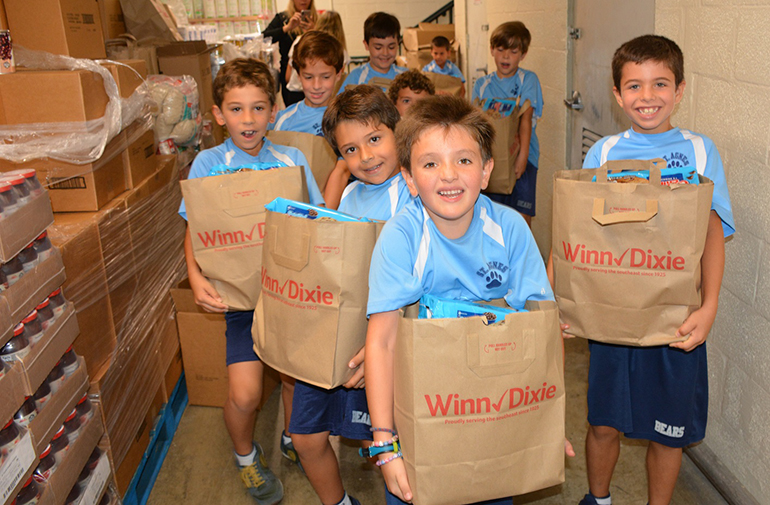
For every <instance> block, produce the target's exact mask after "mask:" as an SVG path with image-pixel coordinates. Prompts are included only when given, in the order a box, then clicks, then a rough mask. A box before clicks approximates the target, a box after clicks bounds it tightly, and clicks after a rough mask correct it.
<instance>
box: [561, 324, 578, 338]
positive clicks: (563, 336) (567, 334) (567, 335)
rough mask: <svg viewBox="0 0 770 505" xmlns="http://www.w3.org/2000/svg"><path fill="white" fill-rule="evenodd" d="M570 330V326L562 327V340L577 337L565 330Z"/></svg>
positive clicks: (564, 325)
mask: <svg viewBox="0 0 770 505" xmlns="http://www.w3.org/2000/svg"><path fill="white" fill-rule="evenodd" d="M568 329H569V325H568V324H562V325H561V338H575V335H570V334H569V333H565V332H564V330H568Z"/></svg>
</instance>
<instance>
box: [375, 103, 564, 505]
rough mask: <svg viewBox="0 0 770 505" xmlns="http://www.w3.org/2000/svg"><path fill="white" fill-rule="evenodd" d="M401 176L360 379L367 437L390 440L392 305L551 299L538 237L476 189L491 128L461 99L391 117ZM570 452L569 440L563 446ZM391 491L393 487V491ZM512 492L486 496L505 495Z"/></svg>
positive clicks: (391, 465) (481, 183) (388, 456)
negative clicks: (423, 300)
mask: <svg viewBox="0 0 770 505" xmlns="http://www.w3.org/2000/svg"><path fill="white" fill-rule="evenodd" d="M396 139H397V140H396V142H397V149H398V155H399V161H400V165H401V167H402V169H401V171H402V175H403V176H404V179H405V180H406V183H407V186H408V187H409V191H410V192H411V194H412V195H413V196H415V197H417V198H415V199H414V200H413V201H412V202H410V203H408V204H407V205H406V206H405V207H404V208H403V209H402V210H401V212H399V213H398V214H397V215H396V216H395V217H394V218H392V219H391V220H390V221H388V222H387V223H386V225H385V227H384V228H383V230H382V233H381V234H380V237H379V239H378V240H377V245H376V246H375V250H374V254H373V255H372V263H371V268H370V271H369V302H368V308H367V312H368V313H369V328H368V331H367V335H366V367H365V375H366V387H367V399H368V400H369V412H370V415H371V420H372V426H373V428H372V429H373V433H374V439H375V441H386V440H390V439H391V437H392V436H393V435H392V433H395V432H394V431H393V430H395V426H394V423H393V367H394V347H395V339H396V330H397V327H398V318H399V312H398V311H399V309H400V308H402V307H404V306H406V305H409V304H411V303H414V302H416V301H417V300H419V299H420V297H421V296H422V295H424V294H433V295H436V296H440V297H444V298H451V299H456V300H471V301H481V300H485V301H489V300H492V299H494V298H505V300H506V302H507V303H508V304H509V305H510V306H511V307H514V308H522V307H523V306H524V303H525V302H526V301H527V300H553V292H552V291H551V287H550V285H549V283H548V278H547V276H546V271H545V266H544V265H543V260H542V257H541V256H540V253H539V252H538V248H537V244H536V243H535V239H534V237H533V236H532V233H531V231H530V230H529V227H528V226H527V224H526V222H525V221H524V220H523V219H522V217H521V216H520V215H519V214H518V213H516V212H514V211H513V210H511V209H509V208H507V207H504V206H501V205H498V204H496V203H493V202H492V201H491V200H490V199H489V198H487V197H486V196H484V195H481V194H480V192H481V190H483V189H484V188H485V187H486V185H487V183H488V182H489V175H490V173H491V171H492V167H493V165H494V160H493V159H492V144H493V139H494V128H493V127H492V124H491V123H490V122H489V120H488V119H487V118H486V117H485V115H484V114H483V113H482V112H481V111H480V110H478V109H476V108H474V107H472V106H471V105H470V104H469V103H468V102H467V101H465V100H463V99H461V98H456V97H449V96H435V97H430V98H426V99H425V100H422V101H420V102H418V103H417V104H415V105H414V106H413V107H412V109H411V110H410V111H409V114H407V115H406V116H405V117H404V118H403V119H402V120H401V122H400V123H399V125H398V128H397V130H396ZM570 451H571V449H570ZM393 456H394V454H393V453H384V454H381V455H378V457H379V459H380V461H381V462H383V461H386V460H389V461H387V462H386V463H381V465H382V466H381V468H382V473H383V477H384V478H385V483H386V485H387V488H388V490H389V492H390V493H392V495H391V494H389V495H388V497H387V503H389V504H397V503H401V501H400V500H405V501H411V499H412V492H411V490H410V487H409V482H408V481H407V477H406V470H405V467H404V463H403V460H402V459H400V458H395V459H393ZM393 495H395V496H393ZM510 502H511V499H510V498H507V499H504V500H495V501H494V502H488V503H500V504H502V503H508V504H510Z"/></svg>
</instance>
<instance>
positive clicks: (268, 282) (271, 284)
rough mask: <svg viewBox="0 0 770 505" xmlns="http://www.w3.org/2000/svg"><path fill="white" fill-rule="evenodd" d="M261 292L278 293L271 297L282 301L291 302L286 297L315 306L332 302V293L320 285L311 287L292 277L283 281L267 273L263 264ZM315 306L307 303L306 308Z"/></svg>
mask: <svg viewBox="0 0 770 505" xmlns="http://www.w3.org/2000/svg"><path fill="white" fill-rule="evenodd" d="M262 292H263V293H267V294H268V295H270V294H272V295H279V296H273V298H276V299H279V300H281V301H282V302H284V303H291V302H287V299H288V300H294V301H297V302H301V303H305V304H315V306H318V305H332V304H333V303H334V293H332V292H331V291H326V290H324V289H322V288H321V286H320V285H318V286H315V287H312V286H305V285H304V284H303V283H301V282H297V281H295V280H293V279H286V280H283V281H281V280H279V279H275V278H273V277H270V276H269V275H268V274H267V269H265V267H264V266H263V267H262ZM281 297H282V298H281ZM315 306H313V305H309V306H307V308H310V309H313V308H315Z"/></svg>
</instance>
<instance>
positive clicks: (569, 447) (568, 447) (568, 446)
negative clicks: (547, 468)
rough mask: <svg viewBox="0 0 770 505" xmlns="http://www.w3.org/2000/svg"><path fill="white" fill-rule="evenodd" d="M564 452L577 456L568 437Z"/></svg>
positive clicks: (565, 441) (570, 455)
mask: <svg viewBox="0 0 770 505" xmlns="http://www.w3.org/2000/svg"><path fill="white" fill-rule="evenodd" d="M564 454H566V455H567V456H569V457H570V458H574V457H575V449H574V448H573V447H572V443H570V441H569V440H567V439H566V438H565V439H564Z"/></svg>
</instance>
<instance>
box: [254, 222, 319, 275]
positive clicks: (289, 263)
mask: <svg viewBox="0 0 770 505" xmlns="http://www.w3.org/2000/svg"><path fill="white" fill-rule="evenodd" d="M278 228H279V227H278V226H277V225H274V224H271V225H270V226H269V227H268V229H267V236H266V237H265V239H266V240H267V250H268V251H269V252H270V256H271V257H272V258H273V261H274V262H275V264H276V265H278V266H282V267H284V268H290V269H291V270H294V271H295V272H299V271H300V270H302V269H303V268H305V266H307V264H308V262H309V260H310V235H309V234H308V233H306V232H303V233H302V235H301V237H302V238H301V243H300V246H299V247H298V248H297V250H296V251H292V252H284V251H280V252H279V251H278Z"/></svg>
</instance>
